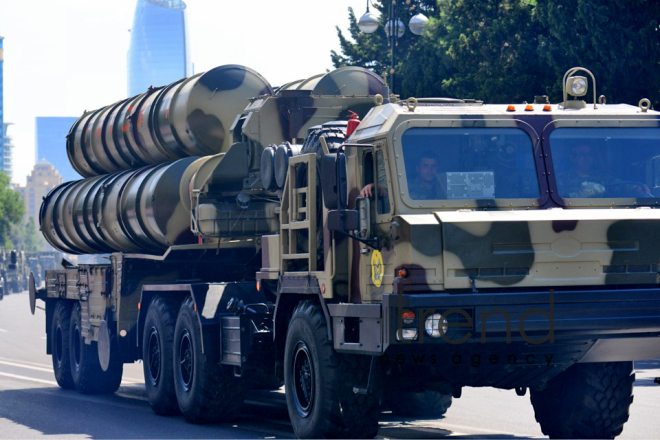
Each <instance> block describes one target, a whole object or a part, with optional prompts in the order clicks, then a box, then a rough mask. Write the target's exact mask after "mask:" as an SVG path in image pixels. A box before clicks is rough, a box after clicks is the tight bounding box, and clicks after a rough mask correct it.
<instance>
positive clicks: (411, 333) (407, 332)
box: [396, 328, 417, 341]
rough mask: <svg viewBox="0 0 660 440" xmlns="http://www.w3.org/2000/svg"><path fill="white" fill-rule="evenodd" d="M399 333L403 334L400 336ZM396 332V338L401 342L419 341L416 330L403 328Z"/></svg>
mask: <svg viewBox="0 0 660 440" xmlns="http://www.w3.org/2000/svg"><path fill="white" fill-rule="evenodd" d="M399 331H400V332H401V333H400V334H399ZM399 331H397V332H396V338H397V339H398V340H399V341H402V340H406V341H412V340H414V339H417V329H416V328H403V329H400V330H399Z"/></svg>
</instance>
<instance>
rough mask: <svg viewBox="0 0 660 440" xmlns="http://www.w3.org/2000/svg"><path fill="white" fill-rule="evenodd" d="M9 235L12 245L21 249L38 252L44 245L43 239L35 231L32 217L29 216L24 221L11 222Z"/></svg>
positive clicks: (35, 227)
mask: <svg viewBox="0 0 660 440" xmlns="http://www.w3.org/2000/svg"><path fill="white" fill-rule="evenodd" d="M9 236H10V240H11V243H12V245H13V247H14V248H16V249H19V250H22V251H26V252H39V251H41V249H42V248H43V245H44V239H43V237H42V236H41V234H39V232H38V231H37V226H36V222H35V221H34V217H30V218H29V219H28V221H27V222H26V223H16V224H12V225H11V227H10V230H9Z"/></svg>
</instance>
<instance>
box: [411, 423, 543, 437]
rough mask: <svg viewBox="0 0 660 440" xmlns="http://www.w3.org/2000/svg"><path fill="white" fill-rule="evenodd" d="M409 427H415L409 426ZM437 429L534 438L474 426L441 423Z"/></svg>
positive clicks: (531, 435) (518, 433)
mask: <svg viewBox="0 0 660 440" xmlns="http://www.w3.org/2000/svg"><path fill="white" fill-rule="evenodd" d="M411 426H415V425H411ZM438 427H439V428H440V429H443V428H446V429H449V430H451V431H454V430H461V431H465V432H470V431H477V432H482V433H484V434H499V435H511V436H516V437H528V438H536V437H535V436H534V435H533V434H523V433H520V432H509V431H499V430H496V429H484V428H475V427H474V426H463V425H452V424H448V423H442V422H439V423H438ZM471 434H475V433H474V432H472V433H471ZM465 435H468V434H465Z"/></svg>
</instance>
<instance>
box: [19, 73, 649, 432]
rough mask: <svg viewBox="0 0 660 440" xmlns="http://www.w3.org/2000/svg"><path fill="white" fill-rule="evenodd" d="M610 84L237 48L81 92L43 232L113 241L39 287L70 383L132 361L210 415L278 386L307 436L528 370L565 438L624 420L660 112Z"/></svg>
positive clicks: (642, 323) (167, 403)
mask: <svg viewBox="0 0 660 440" xmlns="http://www.w3.org/2000/svg"><path fill="white" fill-rule="evenodd" d="M580 72H584V74H583V76H581V75H579V73H580ZM595 84H596V82H595V79H594V78H593V76H592V75H591V73H590V72H589V71H587V70H586V69H582V68H574V69H571V70H569V71H568V72H567V74H566V76H565V77H564V79H563V86H564V97H563V101H562V102H560V103H554V104H551V103H550V102H548V100H547V97H544V96H539V97H536V98H535V100H534V102H533V103H531V104H527V103H525V104H497V105H491V104H484V103H483V102H481V101H476V100H464V99H448V98H419V99H415V98H409V99H407V100H400V99H399V97H397V96H395V95H391V94H390V93H389V90H388V88H387V86H386V85H385V83H384V82H383V80H382V79H381V78H380V77H378V76H377V75H374V74H373V73H371V72H369V71H367V70H364V69H361V68H353V67H350V68H343V69H339V70H336V71H333V72H329V73H326V74H321V75H317V76H314V77H311V78H307V79H305V80H299V81H294V82H291V83H289V84H285V85H284V86H281V87H271V86H270V85H269V84H268V82H267V81H266V80H265V79H264V78H263V77H261V76H260V75H259V74H257V73H256V72H254V71H252V70H250V69H248V68H245V67H242V66H221V67H218V68H216V69H213V70H211V71H209V72H206V73H203V74H199V75H196V76H194V77H191V78H188V79H183V80H181V81H177V82H175V83H173V84H170V85H168V86H165V87H162V88H150V89H149V90H148V91H147V92H145V93H144V94H142V95H139V96H136V97H132V98H129V99H127V100H124V101H120V102H117V103H115V104H112V105H110V106H108V107H104V108H102V109H99V110H96V111H92V112H86V113H85V114H83V115H82V116H81V118H80V119H78V121H76V123H75V124H74V125H73V127H72V128H71V131H70V133H69V135H68V137H67V146H66V148H67V152H68V154H69V158H70V160H71V162H72V164H73V165H74V167H75V168H76V169H77V170H78V171H79V172H80V173H81V174H82V175H83V176H85V177H86V178H85V179H83V180H80V181H77V182H68V183H65V184H63V185H61V186H60V187H58V188H55V189H54V190H53V191H52V192H51V193H50V194H49V195H48V196H47V197H46V198H45V200H44V203H43V205H42V208H41V212H40V225H41V231H42V232H43V234H44V237H45V238H46V240H48V242H49V243H50V244H51V245H53V246H54V247H55V248H56V249H58V250H60V251H62V252H67V253H72V254H86V253H98V254H102V253H109V254H110V255H109V257H108V263H107V264H80V265H76V266H73V265H67V267H63V268H62V269H58V270H48V271H46V276H45V279H46V284H45V287H44V288H42V289H37V288H36V286H35V284H34V282H32V283H31V285H30V307H31V309H32V311H33V312H34V308H35V304H36V300H37V299H39V300H43V301H44V302H45V304H46V308H45V310H46V332H47V335H48V338H47V342H48V343H47V351H48V353H49V354H51V355H52V360H53V369H54V373H55V377H56V379H57V382H58V384H59V385H60V386H61V387H63V388H76V389H77V390H78V391H80V392H82V393H102V392H114V391H115V390H116V389H117V388H118V387H119V384H120V381H121V375H122V368H123V367H122V366H123V364H124V363H131V362H135V361H137V360H141V361H142V365H143V369H144V377H145V385H146V392H147V397H148V400H149V402H150V404H151V406H152V408H153V410H154V411H155V412H156V413H158V414H177V413H181V414H183V416H184V417H185V418H186V420H188V421H189V422H192V423H206V422H217V421H229V420H231V419H232V418H233V417H235V416H237V415H238V414H240V411H241V404H242V403H243V399H244V396H245V393H246V391H247V390H249V389H251V388H268V387H277V386H279V385H280V384H281V383H282V381H283V383H284V384H285V392H286V401H287V406H288V411H289V415H290V419H291V424H292V426H293V430H294V432H295V434H296V435H297V436H298V437H300V438H326V437H345V438H371V437H374V436H375V435H376V434H377V431H378V420H379V415H380V412H381V410H382V409H384V408H389V409H390V410H392V411H393V413H394V414H398V415H401V416H407V417H436V418H437V417H440V416H441V415H442V414H444V412H445V411H447V409H448V408H449V406H450V405H451V402H452V399H453V398H459V397H460V396H461V390H462V388H463V387H465V386H490V387H496V388H500V389H509V390H515V391H516V392H517V393H518V394H519V395H525V394H526V393H527V391H528V390H529V391H530V394H531V403H532V405H533V407H534V410H535V414H536V419H537V421H538V422H539V423H540V425H541V428H542V430H543V432H544V433H545V434H546V435H549V436H551V437H562V438H567V437H580V438H613V437H615V436H617V435H619V434H620V433H621V432H622V429H623V426H624V423H625V422H626V421H627V419H628V414H629V408H630V405H631V403H632V391H633V381H634V372H633V361H635V360H641V359H648V358H654V357H658V356H660V275H659V274H660V247H659V246H657V241H658V240H655V238H653V237H655V236H656V234H659V233H660V232H659V231H660V210H658V206H660V113H658V112H656V111H653V110H651V109H650V108H649V102H648V100H644V99H643V100H642V101H640V103H639V105H638V106H630V105H620V104H607V103H605V98H604V97H601V98H599V99H597V98H596V96H597V94H596V86H595ZM589 92H590V93H589ZM588 93H589V95H590V96H589V98H591V99H588V98H585V97H586V96H588ZM587 101H588V102H587ZM593 402H597V404H592V403H593ZM494 403H495V402H494Z"/></svg>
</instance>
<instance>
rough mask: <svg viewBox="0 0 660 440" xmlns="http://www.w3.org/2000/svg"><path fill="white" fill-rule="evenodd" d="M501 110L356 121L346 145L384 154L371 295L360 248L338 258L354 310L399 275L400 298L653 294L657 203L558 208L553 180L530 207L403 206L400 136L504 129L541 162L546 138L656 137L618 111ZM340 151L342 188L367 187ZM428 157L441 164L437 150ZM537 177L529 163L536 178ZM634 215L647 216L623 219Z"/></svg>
mask: <svg viewBox="0 0 660 440" xmlns="http://www.w3.org/2000/svg"><path fill="white" fill-rule="evenodd" d="M507 107H508V106H503V105H482V104H480V103H465V104H460V103H459V104H452V105H441V104H435V105H434V104H432V103H423V104H420V105H419V106H418V107H417V108H415V109H414V110H411V108H410V107H408V106H406V105H405V103H403V102H402V103H397V104H386V105H382V106H378V107H375V108H374V109H373V110H372V111H371V112H370V113H369V115H368V116H367V117H366V118H364V120H363V121H362V123H361V124H360V125H359V127H358V128H357V130H356V131H355V133H354V134H353V135H352V137H351V138H350V139H349V141H350V142H355V143H364V144H372V145H375V146H376V149H377V150H379V151H383V153H384V155H385V162H386V166H387V174H388V175H387V185H388V186H387V187H388V188H389V194H390V198H389V199H390V202H389V203H390V204H391V207H390V209H389V212H388V213H387V214H376V215H374V214H372V220H373V221H374V223H375V224H374V225H373V228H374V231H373V235H374V236H376V237H379V238H380V239H381V240H382V241H381V242H382V243H384V245H385V246H384V248H383V249H382V259H383V265H384V269H383V273H384V276H383V279H382V281H381V282H380V283H378V284H379V285H378V286H377V285H376V284H377V283H375V282H374V280H373V277H372V266H373V265H372V260H371V256H372V253H373V251H372V250H371V249H369V248H367V247H366V246H364V245H361V246H360V248H362V249H363V250H362V252H358V251H357V249H355V251H354V252H352V253H350V254H349V255H348V257H349V259H350V263H349V264H350V266H351V267H352V270H351V277H352V278H353V279H354V281H353V282H351V285H352V286H354V287H355V288H356V289H357V290H359V296H358V298H359V301H362V302H378V301H380V298H381V296H382V295H383V294H388V293H393V289H394V287H393V286H394V284H396V283H395V278H396V276H397V275H396V273H397V271H398V270H399V269H401V268H404V267H405V268H407V269H408V273H409V276H408V277H407V278H406V279H405V280H403V279H399V281H400V282H402V285H403V289H404V291H420V292H422V291H425V292H430V291H443V290H445V289H464V290H465V289H467V290H472V291H479V289H489V288H503V287H507V288H515V287H524V288H541V287H545V288H548V287H550V288H553V287H559V286H606V285H642V284H646V285H648V284H658V283H660V277H659V276H658V268H659V267H660V266H658V264H659V263H660V252H659V251H658V250H657V247H656V246H655V245H654V243H655V239H654V238H653V237H655V236H656V234H657V230H658V226H660V212H659V211H658V210H656V209H652V208H651V206H654V205H655V204H657V201H655V200H657V199H648V198H646V199H636V198H627V199H621V198H619V199H613V198H598V199H570V200H567V201H562V199H560V198H559V197H558V194H556V185H555V184H554V181H553V180H552V179H550V184H548V183H547V182H542V183H541V186H542V189H543V190H544V191H542V193H541V196H540V197H539V198H533V199H515V200H514V199H511V200H504V199H499V200H498V199H490V200H485V199H461V200H451V199H447V200H434V201H427V200H413V199H411V198H410V197H409V196H408V191H409V188H408V178H407V176H406V167H405V165H404V161H403V156H404V153H403V150H402V145H401V139H402V136H403V134H404V133H405V132H406V130H409V129H411V128H415V127H438V128H442V127H462V128H465V129H466V131H468V130H469V129H470V128H473V127H500V128H501V127H515V128H520V129H523V130H524V131H525V132H527V133H528V134H529V135H530V137H531V138H532V140H533V141H534V142H535V144H534V147H535V148H536V150H535V151H537V152H540V151H541V150H540V148H539V144H538V142H539V140H541V139H547V138H548V136H549V134H548V133H549V132H551V130H552V129H553V128H555V127H613V128H617V127H650V128H655V127H660V113H659V112H654V111H647V112H642V111H641V110H640V109H639V108H637V107H633V106H628V105H603V106H599V108H598V109H593V108H586V109H582V110H577V111H576V110H563V109H560V108H558V106H556V105H552V106H551V110H550V111H542V108H543V105H534V106H533V110H532V111H524V110H523V109H524V108H525V106H524V105H518V106H516V107H517V109H516V111H515V112H511V111H507ZM348 150H349V151H348V152H347V155H348V156H349V160H348V163H349V182H350V187H351V191H352V193H353V194H354V195H356V194H357V192H358V191H359V190H360V189H361V188H362V187H363V186H364V185H365V183H366V182H364V177H363V174H364V172H363V167H364V163H363V156H362V154H363V153H364V150H363V149H356V148H349V149H348ZM546 153H547V151H546ZM438 156H439V158H440V160H442V151H438ZM537 156H539V157H540V155H537ZM546 157H547V156H546ZM548 166H551V163H550V165H548ZM543 167H544V165H543V162H540V163H538V164H537V172H538V174H539V176H541V177H543V176H545V175H546V171H545V170H544V168H543ZM547 174H549V175H551V176H552V175H553V173H552V172H551V173H547ZM541 177H539V180H540V181H541V180H545V179H541ZM569 201H570V203H569ZM615 202H616V203H615ZM612 205H616V206H614V207H613V206H612ZM649 205H651V206H649ZM636 206H647V208H641V209H640V208H638V209H630V208H631V207H633V208H634V207H636ZM550 208H554V209H550ZM598 208H601V209H598ZM602 208H607V209H602ZM335 258H337V257H335ZM324 276H327V274H324Z"/></svg>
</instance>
